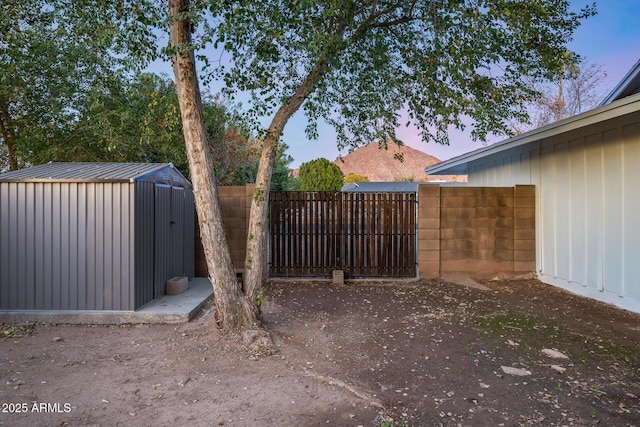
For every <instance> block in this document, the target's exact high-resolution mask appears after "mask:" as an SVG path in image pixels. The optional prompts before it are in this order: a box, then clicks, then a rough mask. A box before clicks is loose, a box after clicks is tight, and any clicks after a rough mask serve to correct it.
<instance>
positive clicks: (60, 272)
mask: <svg viewBox="0 0 640 427" xmlns="http://www.w3.org/2000/svg"><path fill="white" fill-rule="evenodd" d="M194 219H195V214H194V200H193V191H192V187H191V184H190V183H189V181H187V180H186V179H185V177H184V176H183V175H182V174H181V173H180V172H179V171H178V170H176V169H175V167H174V166H173V165H172V164H170V163H167V164H148V163H48V164H44V165H40V166H34V167H30V168H27V169H22V170H18V171H13V172H8V173H5V174H1V175H0V310H124V311H132V310H135V309H137V308H139V307H141V306H142V305H144V304H146V303H148V302H149V301H151V300H153V299H154V298H159V297H161V296H162V295H164V292H165V289H164V288H165V282H166V281H167V280H168V279H171V278H173V277H175V276H186V277H189V278H191V277H193V274H194Z"/></svg>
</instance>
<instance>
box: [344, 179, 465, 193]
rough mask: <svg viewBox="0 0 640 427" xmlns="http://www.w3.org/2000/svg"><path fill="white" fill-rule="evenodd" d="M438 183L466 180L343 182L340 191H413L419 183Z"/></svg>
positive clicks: (463, 183) (445, 183) (454, 183)
mask: <svg viewBox="0 0 640 427" xmlns="http://www.w3.org/2000/svg"><path fill="white" fill-rule="evenodd" d="M425 184H426V185H429V184H432V185H433V184H438V185H445V186H455V185H467V183H466V182H461V183H457V182H444V181H426V182H407V181H400V182H354V183H349V184H344V185H343V186H342V192H344V193H358V192H360V193H415V192H417V191H418V186H419V185H425Z"/></svg>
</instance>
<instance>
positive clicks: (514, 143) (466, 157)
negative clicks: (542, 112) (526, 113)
mask: <svg viewBox="0 0 640 427" xmlns="http://www.w3.org/2000/svg"><path fill="white" fill-rule="evenodd" d="M636 111H640V94H636V95H631V96H628V97H626V98H622V99H620V100H618V101H614V102H612V103H610V104H606V105H603V106H601V107H598V108H595V109H593V110H589V111H586V112H584V113H581V114H578V115H576V116H572V117H568V118H566V119H563V120H559V121H557V122H555V123H551V124H549V125H546V126H543V127H541V128H538V129H534V130H531V131H529V132H525V133H523V134H520V135H516V136H514V137H512V138H509V139H506V140H504V141H501V142H497V143H495V144H492V145H489V146H487V147H482V148H479V149H477V150H473V151H470V152H468V153H465V154H462V155H460V156H456V157H453V158H451V159H449V160H445V161H442V162H440V163H438V164H436V165H433V166H429V167H427V168H425V172H426V173H427V174H428V175H460V174H465V175H466V174H467V164H468V163H469V162H471V161H474V160H478V159H481V158H483V157H486V156H489V155H492V154H496V153H500V152H502V151H506V150H509V149H511V148H515V147H519V146H522V145H526V144H529V143H531V142H535V141H538V140H540V139H544V138H549V137H552V136H556V135H560V134H563V133H566V132H570V131H572V130H576V129H579V128H581V127H584V126H588V125H591V124H595V123H599V122H602V121H604V120H610V119H613V118H616V117H620V116H623V115H625V114H630V113H633V112H636Z"/></svg>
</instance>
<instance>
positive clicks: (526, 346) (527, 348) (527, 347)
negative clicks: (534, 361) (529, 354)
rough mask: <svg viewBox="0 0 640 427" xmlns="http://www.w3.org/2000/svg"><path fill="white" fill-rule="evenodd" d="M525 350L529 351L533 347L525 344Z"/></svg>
mask: <svg viewBox="0 0 640 427" xmlns="http://www.w3.org/2000/svg"><path fill="white" fill-rule="evenodd" d="M522 347H523V348H524V349H525V350H529V349H531V346H530V345H529V343H527V342H525V343H524V345H523V346H522Z"/></svg>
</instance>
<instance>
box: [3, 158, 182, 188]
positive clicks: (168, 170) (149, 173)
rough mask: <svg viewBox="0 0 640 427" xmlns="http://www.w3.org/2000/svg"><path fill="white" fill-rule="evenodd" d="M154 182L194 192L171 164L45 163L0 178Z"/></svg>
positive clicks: (6, 179) (36, 180)
mask: <svg viewBox="0 0 640 427" xmlns="http://www.w3.org/2000/svg"><path fill="white" fill-rule="evenodd" d="M136 181H145V182H154V183H160V184H167V185H173V186H176V187H185V188H191V184H190V183H189V181H187V179H186V178H185V177H184V176H183V175H182V174H181V173H180V171H178V170H177V169H176V168H175V166H173V164H171V163H55V162H51V163H46V164H43V165H38V166H32V167H29V168H25V169H20V170H16V171H11V172H7V173H4V174H0V182H136Z"/></svg>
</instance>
